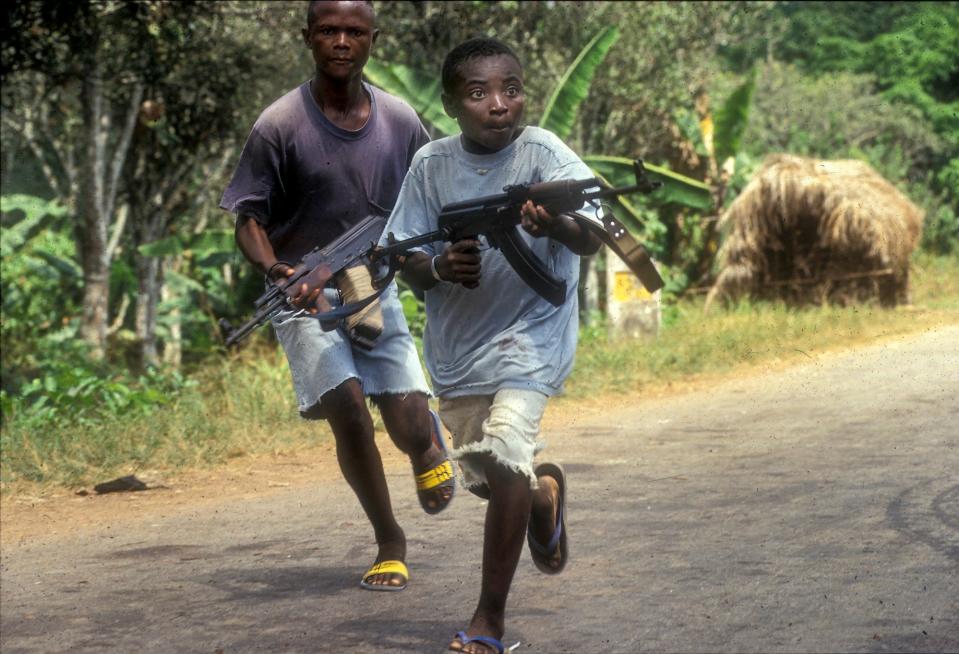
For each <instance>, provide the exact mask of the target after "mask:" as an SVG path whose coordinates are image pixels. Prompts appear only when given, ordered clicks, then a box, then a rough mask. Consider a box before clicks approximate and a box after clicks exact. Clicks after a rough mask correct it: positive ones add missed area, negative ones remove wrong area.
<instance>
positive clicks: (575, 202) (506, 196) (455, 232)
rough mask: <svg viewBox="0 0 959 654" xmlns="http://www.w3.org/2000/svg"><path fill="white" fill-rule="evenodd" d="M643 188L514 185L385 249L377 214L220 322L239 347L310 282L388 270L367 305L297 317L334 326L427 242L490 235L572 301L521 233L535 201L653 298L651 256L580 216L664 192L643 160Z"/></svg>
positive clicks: (554, 292)
mask: <svg viewBox="0 0 959 654" xmlns="http://www.w3.org/2000/svg"><path fill="white" fill-rule="evenodd" d="M633 171H634V173H635V175H636V184H634V185H631V186H624V187H619V188H611V187H610V186H608V185H607V184H605V183H604V182H603V181H602V180H600V179H598V178H590V179H581V180H559V181H555V182H541V183H537V184H517V185H513V186H507V187H506V188H505V189H503V191H504V192H503V193H500V194H497V195H490V196H487V197H482V198H477V199H474V200H466V201H464V202H454V203H452V204H448V205H446V206H444V207H443V208H442V210H441V212H440V215H439V218H438V226H439V228H438V229H436V230H434V231H432V232H429V233H427V234H422V235H420V236H415V237H413V238H409V239H404V240H402V241H396V240H394V239H393V236H392V234H390V235H389V237H388V241H387V244H386V245H385V246H382V247H377V245H376V244H377V242H378V241H379V239H380V236H381V235H382V233H383V229H384V227H385V225H386V219H385V218H382V217H379V216H371V217H369V218H366V219H364V220H363V221H362V222H360V223H359V224H358V225H356V226H355V227H354V228H352V229H351V230H350V231H348V232H346V233H345V234H343V235H342V236H340V237H339V238H338V239H336V240H335V241H333V242H332V243H330V244H329V245H327V246H326V247H323V248H315V249H314V250H313V251H311V252H309V253H308V254H306V255H305V256H304V257H303V259H302V260H301V261H300V262H299V263H298V264H297V265H296V266H295V268H294V273H293V275H292V276H290V277H288V278H287V279H286V280H284V281H281V282H280V283H278V284H276V285H275V286H273V287H271V288H270V289H269V290H268V291H266V292H265V293H264V294H263V295H262V296H260V298H259V299H257V301H256V303H255V306H256V308H257V310H256V313H255V314H254V316H253V317H252V318H251V319H250V320H249V321H248V322H246V323H245V324H243V325H242V326H240V327H239V328H237V329H233V328H232V327H231V326H230V325H229V323H227V322H226V321H224V320H221V321H220V326H221V328H222V329H223V331H224V334H225V336H226V344H227V346H231V345H235V344H236V343H238V342H239V341H240V340H242V339H243V338H245V337H246V336H247V335H249V334H250V333H251V332H252V331H253V330H254V329H256V328H257V327H259V326H260V325H262V324H264V323H266V322H268V321H269V320H270V319H271V318H273V317H274V316H275V315H276V314H278V313H279V312H280V311H281V310H283V309H284V308H286V306H287V305H288V302H289V299H291V298H292V297H293V296H295V295H296V291H297V289H298V288H299V287H300V285H302V284H303V283H304V282H306V283H308V284H310V285H312V286H313V287H316V286H323V285H325V284H326V283H327V282H328V281H329V280H330V279H332V277H333V276H334V275H336V274H337V273H338V272H339V271H341V270H343V269H346V268H351V267H354V266H357V265H366V266H368V267H370V268H373V269H377V270H379V271H382V269H383V268H384V263H386V266H385V268H386V272H385V273H383V274H381V275H380V276H379V277H376V278H374V279H373V288H376V289H378V290H377V291H376V292H374V293H371V294H370V295H369V296H367V297H365V298H363V299H362V300H357V301H354V302H350V303H348V304H345V305H343V306H341V307H338V308H336V309H334V310H332V311H324V312H320V313H317V314H309V313H307V312H306V311H304V310H301V311H300V314H297V315H301V314H302V315H307V316H311V317H313V318H316V319H317V320H320V321H321V322H323V323H326V324H329V323H331V322H334V321H338V320H340V319H342V318H344V317H346V316H348V315H351V314H353V313H355V312H357V311H359V310H361V309H363V308H364V307H366V306H368V305H369V304H370V303H372V302H374V301H376V299H377V298H378V297H379V296H380V294H382V293H383V291H384V290H385V289H386V287H387V286H388V285H389V283H390V282H391V281H392V280H393V277H394V275H395V274H396V272H397V270H398V269H399V257H401V256H406V255H409V252H410V250H411V249H412V248H415V247H417V246H419V245H424V244H426V243H433V242H439V241H445V242H450V243H455V242H456V241H459V240H462V239H464V238H468V237H475V236H477V235H480V234H482V235H485V236H486V239H487V241H488V242H489V244H490V245H491V246H493V247H497V248H499V249H500V250H501V251H502V252H503V255H504V256H505V257H506V260H507V261H508V262H509V263H510V265H511V266H512V267H513V269H514V270H515V271H516V273H517V274H518V275H519V276H520V278H521V279H522V280H523V281H524V282H526V284H528V285H529V286H530V288H532V289H533V290H535V291H536V292H537V293H539V295H540V296H542V297H543V298H544V299H546V300H547V301H548V302H550V303H552V304H553V305H555V306H559V305H560V304H562V303H563V302H564V301H565V299H566V281H565V280H561V279H556V278H555V277H553V276H552V275H551V274H550V272H549V271H548V270H547V268H546V267H545V266H544V265H543V263H542V262H541V261H540V260H539V259H538V258H537V257H536V255H535V254H534V253H533V251H532V250H530V248H529V246H528V245H527V244H526V242H525V241H524V240H523V237H522V236H521V235H520V233H519V231H518V230H519V229H520V227H519V224H520V222H521V219H520V208H521V207H522V206H523V205H524V204H525V203H526V201H527V200H531V201H532V202H533V203H534V204H538V205H541V206H543V207H544V208H545V209H546V210H547V211H549V212H550V213H551V214H553V215H559V214H564V213H565V214H569V215H571V216H572V217H573V219H574V220H576V222H577V223H579V224H580V225H581V226H583V227H584V228H586V229H588V230H589V231H591V232H592V233H594V234H596V235H597V236H598V237H599V238H600V239H601V240H602V241H603V242H604V243H605V244H606V245H607V246H608V247H609V248H610V249H612V250H613V252H615V253H616V254H617V255H618V256H619V257H620V258H621V259H622V260H623V261H624V262H625V263H626V265H627V266H628V267H629V269H630V270H631V271H632V272H633V273H634V274H635V275H636V276H637V277H638V278H639V280H640V281H641V282H642V283H643V286H645V287H646V289H647V290H648V291H650V292H651V293H652V292H654V291H657V290H659V289H660V288H662V286H663V280H662V278H661V277H660V276H659V272H658V271H657V270H656V268H655V266H654V265H653V262H652V261H651V260H650V258H649V253H647V252H646V248H645V247H643V245H642V244H641V243H639V242H638V241H637V240H636V239H634V238H633V236H632V235H631V234H630V233H629V231H628V230H627V229H626V228H625V227H624V226H623V224H622V223H620V222H619V221H618V220H617V219H616V217H615V216H613V215H612V212H610V211H608V210H607V211H603V212H602V214H603V217H602V222H599V221H597V220H593V219H590V218H587V217H586V216H582V215H580V214H577V213H576V211H577V210H578V209H581V208H582V207H583V205H585V204H587V203H590V204H593V203H598V202H600V201H601V200H603V199H606V198H612V197H616V196H619V195H626V194H630V193H650V192H652V191H654V190H655V189H657V188H659V186H660V185H661V184H660V182H653V181H651V180H649V179H648V178H647V177H646V169H645V168H644V167H643V162H642V161H641V160H638V159H637V160H636V161H635V162H634V163H633Z"/></svg>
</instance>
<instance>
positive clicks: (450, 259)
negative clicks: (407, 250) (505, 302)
mask: <svg viewBox="0 0 959 654" xmlns="http://www.w3.org/2000/svg"><path fill="white" fill-rule="evenodd" d="M479 246H480V242H479V241H477V240H474V239H464V240H462V241H457V242H456V243H453V244H452V245H451V246H449V247H448V248H446V249H445V250H443V252H442V254H438V255H436V256H435V257H430V256H429V255H427V254H424V253H423V252H414V253H413V254H411V255H410V256H408V257H407V258H406V262H405V263H404V264H403V272H402V274H403V279H405V280H406V281H407V282H408V283H409V284H410V285H412V286H415V287H416V288H419V289H422V290H424V291H425V290H427V289H430V288H433V287H434V286H436V284H437V283H439V282H441V281H442V282H451V283H453V284H462V285H463V286H465V287H466V288H476V287H477V286H478V285H479V280H480V268H481V266H480V254H479V252H478V248H479Z"/></svg>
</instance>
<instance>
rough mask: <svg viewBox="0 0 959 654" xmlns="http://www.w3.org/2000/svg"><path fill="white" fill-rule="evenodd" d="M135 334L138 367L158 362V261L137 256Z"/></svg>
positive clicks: (144, 367)
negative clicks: (138, 345) (137, 348)
mask: <svg viewBox="0 0 959 654" xmlns="http://www.w3.org/2000/svg"><path fill="white" fill-rule="evenodd" d="M137 282H138V284H137V311H136V334H137V340H138V341H139V342H140V366H141V368H143V369H146V368H147V367H149V366H156V365H157V364H159V362H160V355H159V349H158V348H157V335H156V326H157V305H158V304H159V302H160V293H161V289H162V286H163V280H162V278H161V268H160V260H159V259H158V258H157V257H145V256H143V255H137Z"/></svg>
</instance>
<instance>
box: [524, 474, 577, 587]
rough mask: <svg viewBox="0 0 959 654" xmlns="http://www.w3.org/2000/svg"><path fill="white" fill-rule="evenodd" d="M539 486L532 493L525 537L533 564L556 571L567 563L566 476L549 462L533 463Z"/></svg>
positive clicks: (555, 572) (548, 571)
mask: <svg viewBox="0 0 959 654" xmlns="http://www.w3.org/2000/svg"><path fill="white" fill-rule="evenodd" d="M535 472H536V477H537V481H538V483H539V488H538V489H537V490H536V491H535V492H534V493H533V508H532V510H531V512H530V518H529V526H528V527H527V534H526V540H527V542H528V543H529V553H530V556H532V558H533V563H534V564H536V567H537V568H539V570H540V571H542V572H545V573H546V574H558V573H559V572H562V570H563V568H564V567H565V566H566V559H567V558H568V554H569V551H568V547H567V543H566V515H565V514H566V476H565V475H564V474H563V469H562V468H560V467H559V466H558V465H555V464H552V463H542V464H540V465H538V466H536V471H535Z"/></svg>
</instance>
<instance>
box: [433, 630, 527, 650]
mask: <svg viewBox="0 0 959 654" xmlns="http://www.w3.org/2000/svg"><path fill="white" fill-rule="evenodd" d="M449 648H450V650H451V651H453V652H463V653H464V654H504V652H506V647H505V646H504V645H503V643H502V642H501V641H500V640H499V639H498V638H493V637H492V636H467V635H466V633H465V632H463V631H461V632H459V633H458V634H456V635H455V636H454V637H453V642H451V643H450V647H449ZM510 649H513V648H512V647H511V648H510Z"/></svg>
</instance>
